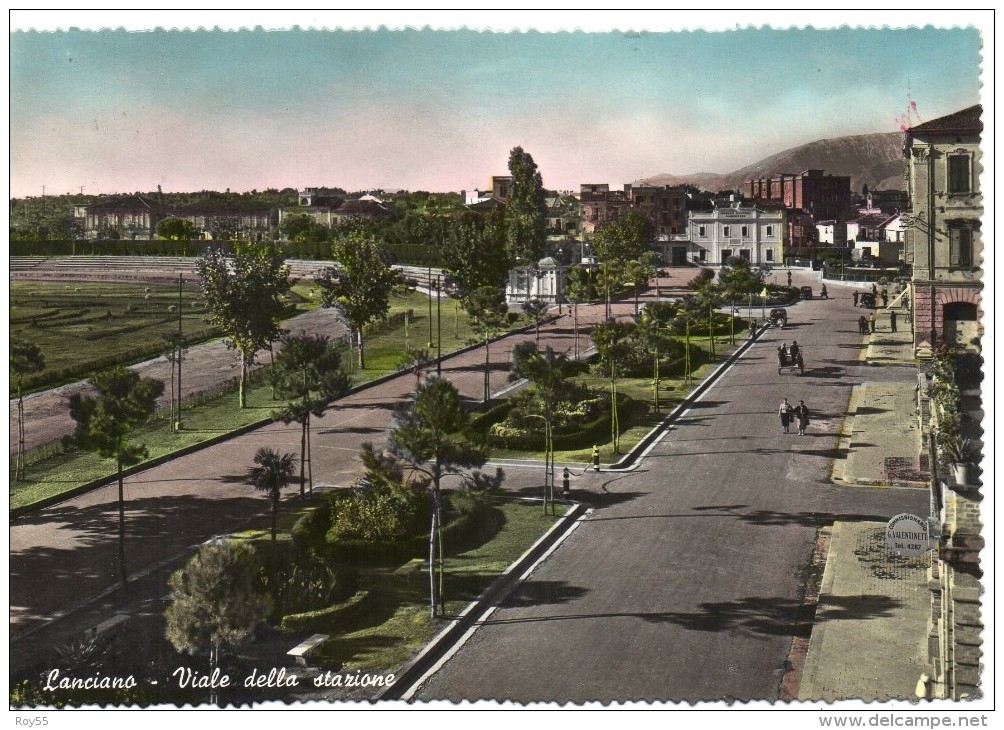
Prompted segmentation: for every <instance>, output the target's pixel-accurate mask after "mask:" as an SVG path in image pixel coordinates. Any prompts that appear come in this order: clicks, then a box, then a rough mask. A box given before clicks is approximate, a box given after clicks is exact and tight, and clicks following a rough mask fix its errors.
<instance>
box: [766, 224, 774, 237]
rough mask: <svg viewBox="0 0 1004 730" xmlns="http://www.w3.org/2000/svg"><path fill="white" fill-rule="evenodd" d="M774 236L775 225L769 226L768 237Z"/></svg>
mask: <svg viewBox="0 0 1004 730" xmlns="http://www.w3.org/2000/svg"><path fill="white" fill-rule="evenodd" d="M773 237H774V226H767V238H773Z"/></svg>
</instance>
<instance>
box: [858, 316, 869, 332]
mask: <svg viewBox="0 0 1004 730" xmlns="http://www.w3.org/2000/svg"><path fill="white" fill-rule="evenodd" d="M858 334H859V335H867V334H868V320H867V319H866V318H865V315H863V314H862V315H861V316H860V317H858Z"/></svg>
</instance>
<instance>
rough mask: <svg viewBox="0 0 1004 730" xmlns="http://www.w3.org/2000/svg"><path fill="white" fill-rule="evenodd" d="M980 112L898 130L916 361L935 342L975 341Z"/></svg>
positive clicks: (978, 331) (979, 280) (979, 286)
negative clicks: (906, 208)
mask: <svg viewBox="0 0 1004 730" xmlns="http://www.w3.org/2000/svg"><path fill="white" fill-rule="evenodd" d="M982 113H983V107H982V106H980V105H976V106H972V107H969V108H968V109H963V110H961V111H958V112H955V113H954V114H949V115H948V116H944V117H939V118H938V119H933V120H931V121H929V122H925V123H923V124H919V125H917V126H915V127H912V128H910V129H909V130H907V132H906V139H905V140H904V144H903V154H904V155H905V156H906V160H907V192H908V193H909V196H910V209H909V211H907V224H906V235H905V245H904V256H905V259H906V261H907V262H908V263H911V264H912V265H913V280H912V282H911V289H912V292H911V293H912V300H913V306H914V347H915V349H916V352H917V354H918V355H919V356H928V355H930V353H931V352H932V351H933V350H934V349H935V348H937V347H938V346H939V345H942V344H950V345H955V346H957V347H961V348H970V349H978V347H979V338H980V337H981V336H982V328H981V326H980V315H981V311H980V310H981V303H982V290H983V276H982V270H981V267H980V261H981V257H982V253H983V239H982V235H981V230H980V229H981V223H980V219H981V217H982V216H983V194H982V192H981V190H980V177H979V170H980V169H981V160H982V152H981V150H980V138H981V135H982V133H983V122H982V121H981V119H980V117H981V115H982Z"/></svg>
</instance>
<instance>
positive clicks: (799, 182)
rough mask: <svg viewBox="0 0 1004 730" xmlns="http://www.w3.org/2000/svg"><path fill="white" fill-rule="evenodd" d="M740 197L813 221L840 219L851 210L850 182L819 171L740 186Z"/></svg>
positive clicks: (804, 172)
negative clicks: (777, 206)
mask: <svg viewBox="0 0 1004 730" xmlns="http://www.w3.org/2000/svg"><path fill="white" fill-rule="evenodd" d="M743 194H744V196H745V197H746V198H747V199H748V200H751V201H753V202H754V203H756V202H765V203H779V204H781V205H783V206H784V207H785V208H787V209H788V210H800V211H804V212H806V213H809V214H810V215H811V216H812V218H813V219H814V220H817V221H818V220H825V219H828V218H833V219H841V218H844V217H845V216H846V215H847V213H848V210H849V209H850V207H851V178H850V177H848V176H845V175H824V174H823V171H822V170H804V171H803V172H800V173H798V174H792V173H780V174H778V175H774V176H773V177H769V178H757V179H754V180H747V181H746V182H745V183H743Z"/></svg>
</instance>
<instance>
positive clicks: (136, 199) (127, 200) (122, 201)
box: [87, 195, 159, 210]
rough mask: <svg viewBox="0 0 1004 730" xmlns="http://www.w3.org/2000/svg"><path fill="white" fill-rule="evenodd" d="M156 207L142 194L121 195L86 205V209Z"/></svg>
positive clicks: (149, 208) (150, 208)
mask: <svg viewBox="0 0 1004 730" xmlns="http://www.w3.org/2000/svg"><path fill="white" fill-rule="evenodd" d="M158 207H159V206H158V205H157V204H156V203H155V202H154V201H152V200H150V199H149V198H144V197H143V196H142V195H123V196H121V197H117V198H112V199H111V200H103V201H101V202H100V203H93V204H92V205H88V206H87V210H97V209H101V210H154V209H156V208H158Z"/></svg>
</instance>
